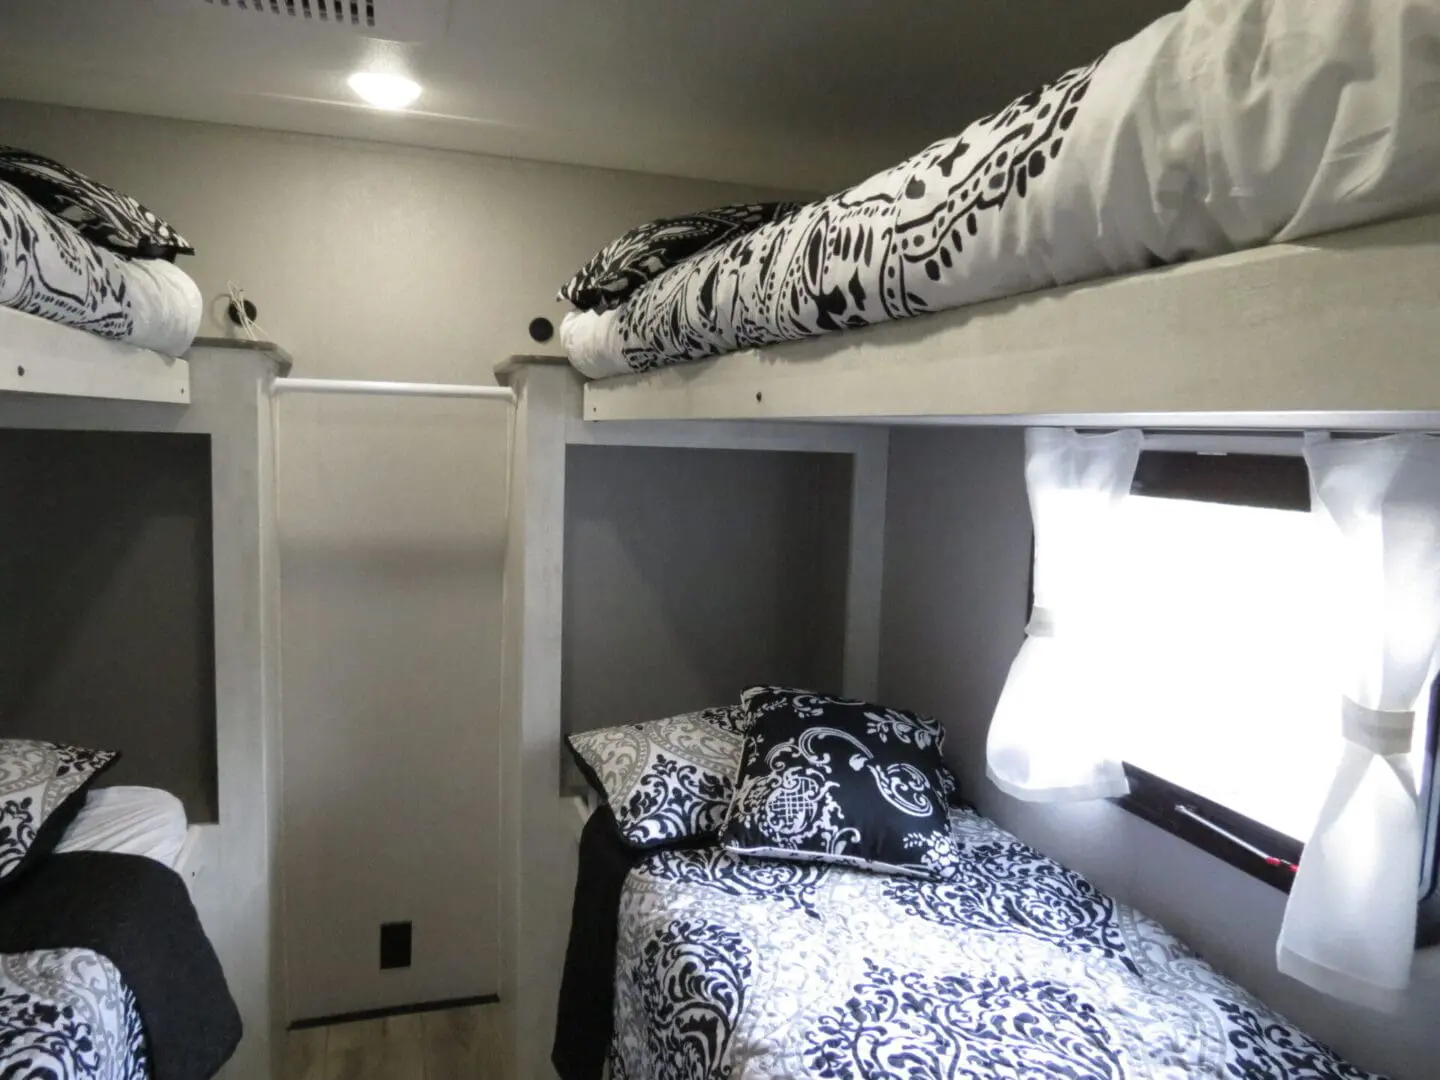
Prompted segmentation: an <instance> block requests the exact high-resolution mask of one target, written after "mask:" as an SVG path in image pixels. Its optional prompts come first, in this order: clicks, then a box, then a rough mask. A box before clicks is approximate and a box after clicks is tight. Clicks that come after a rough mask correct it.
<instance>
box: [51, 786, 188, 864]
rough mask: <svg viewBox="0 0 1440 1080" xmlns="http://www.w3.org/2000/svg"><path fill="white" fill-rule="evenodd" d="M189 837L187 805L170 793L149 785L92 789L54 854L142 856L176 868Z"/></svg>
mask: <svg viewBox="0 0 1440 1080" xmlns="http://www.w3.org/2000/svg"><path fill="white" fill-rule="evenodd" d="M186 834H187V823H186V820H185V807H184V806H183V805H181V803H180V800H179V799H177V798H176V797H175V796H174V795H171V794H170V793H169V792H168V791H161V790H159V789H158V788H147V787H108V788H92V789H91V790H90V792H89V794H88V795H86V797H85V805H84V806H83V807H82V808H81V809H80V812H79V813H78V814H76V815H75V820H74V821H73V822H71V824H70V827H69V828H68V829H66V830H65V835H64V837H62V838H61V840H60V843H59V845H57V846H56V848H55V852H56V854H64V853H66V852H72V851H109V852H114V853H116V854H120V855H144V856H146V857H147V858H151V859H154V860H155V861H156V862H158V863H161V864H162V865H164V866H168V867H169V868H170V869H172V870H176V869H179V865H180V857H181V853H182V851H183V850H184V848H185V841H186Z"/></svg>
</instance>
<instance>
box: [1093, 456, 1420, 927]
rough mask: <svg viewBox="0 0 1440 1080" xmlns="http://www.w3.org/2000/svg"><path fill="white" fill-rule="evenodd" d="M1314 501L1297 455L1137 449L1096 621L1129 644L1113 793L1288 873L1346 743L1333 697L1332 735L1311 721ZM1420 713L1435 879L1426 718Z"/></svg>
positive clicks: (1319, 662)
mask: <svg viewBox="0 0 1440 1080" xmlns="http://www.w3.org/2000/svg"><path fill="white" fill-rule="evenodd" d="M1309 507H1310V493H1309V478H1308V475H1307V472H1306V468H1305V464H1304V462H1303V461H1302V460H1301V459H1299V458H1298V457H1296V458H1289V457H1281V456H1275V457H1267V456H1258V455H1246V454H1228V455H1202V454H1189V453H1186V454H1180V453H1157V452H1146V453H1144V454H1142V455H1141V458H1140V466H1139V468H1138V470H1137V472H1136V478H1135V483H1134V486H1133V487H1132V494H1131V497H1130V498H1129V499H1127V500H1126V502H1125V505H1124V508H1123V510H1122V513H1121V521H1122V529H1121V536H1120V538H1119V540H1118V547H1117V549H1116V551H1115V554H1116V555H1117V556H1118V558H1119V560H1120V562H1119V565H1120V567H1121V571H1120V574H1119V579H1120V585H1119V587H1118V589H1117V592H1116V595H1115V599H1114V604H1113V605H1112V606H1111V609H1110V611H1109V612H1108V614H1107V626H1106V628H1105V631H1104V632H1105V633H1106V634H1107V636H1109V635H1113V640H1114V641H1115V643H1116V645H1115V647H1117V648H1120V649H1121V650H1123V653H1124V655H1125V656H1126V657H1127V669H1126V671H1127V677H1126V679H1125V683H1124V685H1123V686H1119V687H1117V688H1115V691H1114V692H1115V695H1116V696H1115V702H1114V704H1115V708H1116V710H1117V715H1118V716H1119V717H1120V719H1121V723H1120V724H1119V725H1118V735H1117V737H1118V738H1119V740H1120V756H1121V757H1122V758H1123V760H1124V761H1125V767H1126V771H1127V774H1128V775H1129V777H1130V781H1131V794H1130V795H1128V796H1126V797H1124V798H1123V799H1121V800H1119V802H1120V804H1121V805H1122V806H1124V807H1125V808H1126V809H1128V810H1130V811H1132V812H1134V813H1136V814H1138V815H1139V816H1141V817H1144V818H1146V819H1147V820H1149V821H1151V822H1153V823H1155V824H1157V825H1159V826H1160V827H1162V828H1165V829H1168V830H1169V831H1171V832H1174V833H1176V834H1177V835H1180V836H1182V837H1183V838H1184V839H1186V840H1189V841H1191V842H1192V843H1195V844H1197V845H1198V846H1201V847H1203V848H1205V849H1206V850H1208V851H1210V852H1212V853H1213V854H1215V855H1218V856H1219V857H1221V858H1224V859H1226V860H1227V861H1229V862H1231V863H1233V864H1234V865H1236V866H1239V867H1241V868H1242V869H1245V870H1247V871H1248V872H1250V873H1253V874H1255V875H1256V876H1258V877H1261V878H1262V879H1264V880H1266V881H1268V882H1270V883H1271V884H1273V885H1275V886H1276V887H1278V888H1281V889H1285V890H1287V891H1288V888H1289V879H1290V876H1291V875H1292V873H1293V866H1294V864H1295V863H1297V862H1298V861H1299V859H1300V858H1301V857H1302V854H1303V845H1304V843H1305V841H1306V840H1307V839H1308V838H1309V836H1310V833H1311V831H1312V830H1313V829H1314V826H1315V821H1316V818H1317V817H1318V815H1319V812H1320V809H1321V805H1322V803H1323V801H1324V798H1325V795H1326V792H1327V790H1328V788H1329V784H1330V780H1331V778H1332V776H1333V774H1334V769H1335V765H1336V762H1337V761H1338V758H1339V755H1340V753H1341V750H1342V747H1343V743H1342V740H1341V737H1340V725H1339V720H1338V715H1337V721H1336V724H1335V729H1334V734H1333V737H1330V738H1323V737H1322V738H1316V736H1315V725H1314V722H1313V721H1314V717H1315V715H1316V714H1317V713H1318V712H1325V711H1335V710H1336V708H1337V701H1336V691H1335V687H1334V684H1333V682H1332V680H1330V679H1329V678H1328V677H1327V673H1328V671H1329V670H1331V669H1332V666H1333V661H1332V658H1331V655H1330V654H1329V643H1328V639H1327V637H1326V635H1325V634H1324V627H1325V625H1326V612H1325V610H1324V607H1323V605H1324V602H1325V601H1324V591H1323V589H1321V588H1318V587H1317V582H1320V581H1322V580H1323V572H1322V570H1321V551H1320V549H1319V547H1318V545H1319V544H1321V543H1323V542H1324V534H1323V533H1322V532H1321V530H1319V529H1316V528H1315V527H1314V523H1313V521H1312V520H1311V518H1310V514H1309ZM1432 711H1433V710H1432ZM1417 727H1418V728H1419V729H1420V730H1419V732H1418V734H1417V741H1416V746H1415V748H1414V751H1413V754H1414V765H1415V775H1416V777H1417V779H1419V780H1420V781H1421V782H1422V783H1423V784H1425V785H1427V787H1426V788H1424V789H1423V790H1425V791H1427V792H1428V793H1429V795H1430V798H1429V800H1428V803H1427V805H1429V806H1430V808H1431V812H1430V817H1429V829H1428V832H1427V844H1428V847H1427V851H1428V852H1429V853H1430V854H1428V855H1427V857H1426V859H1425V860H1424V863H1425V866H1426V874H1425V880H1424V881H1423V882H1422V883H1421V890H1422V895H1431V894H1433V893H1435V892H1436V889H1435V884H1436V880H1435V879H1436V876H1437V875H1436V873H1435V869H1436V865H1435V858H1434V850H1435V843H1434V837H1435V833H1436V831H1437V825H1440V821H1437V818H1440V806H1437V803H1436V799H1435V797H1434V796H1435V793H1434V792H1433V788H1434V784H1433V783H1432V782H1431V774H1432V772H1433V769H1434V760H1435V754H1434V743H1435V738H1434V735H1435V733H1434V731H1433V730H1432V729H1433V728H1434V727H1435V725H1434V724H1420V725H1417ZM1437 907H1440V901H1437ZM1426 921H1427V922H1428V921H1429V920H1428V919H1427V920H1426Z"/></svg>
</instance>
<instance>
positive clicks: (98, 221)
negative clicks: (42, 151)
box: [0, 146, 195, 262]
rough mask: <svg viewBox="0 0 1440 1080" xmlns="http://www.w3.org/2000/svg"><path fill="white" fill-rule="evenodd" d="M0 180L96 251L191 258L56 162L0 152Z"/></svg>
mask: <svg viewBox="0 0 1440 1080" xmlns="http://www.w3.org/2000/svg"><path fill="white" fill-rule="evenodd" d="M0 180H4V181H5V182H6V183H7V184H10V185H11V186H12V187H15V188H18V189H19V190H20V191H22V192H24V193H25V194H26V195H28V196H29V197H30V199H31V200H32V201H33V202H35V203H36V204H38V205H39V206H41V207H43V208H44V209H45V210H48V211H49V212H50V213H52V214H54V215H55V216H56V217H58V218H61V219H63V220H65V221H68V222H69V223H70V224H71V225H73V226H75V228H76V229H78V230H79V232H80V234H81V235H82V236H84V237H85V239H87V240H89V241H90V242H91V243H92V244H95V245H96V246H98V247H102V248H108V249H109V250H111V251H113V252H115V253H116V254H119V255H129V256H131V257H133V258H137V259H169V260H170V261H171V262H173V261H174V260H175V256H176V255H194V254H195V249H194V248H192V247H191V246H190V244H189V242H187V241H186V239H185V238H184V237H183V236H181V235H180V234H179V233H178V232H176V231H175V230H174V229H173V228H171V227H170V226H169V225H167V224H166V223H165V222H164V221H162V220H161V219H160V217H159V216H158V215H157V214H155V213H154V211H151V210H147V209H146V208H145V207H143V206H141V205H140V204H139V203H138V202H136V201H135V200H134V199H132V198H131V197H130V196H129V195H126V194H124V193H123V192H119V191H116V190H115V189H114V188H112V187H107V186H106V185H104V184H102V183H100V182H99V181H96V180H91V179H90V178H89V177H88V176H86V175H84V174H83V173H78V172H76V171H75V170H74V169H71V168H69V167H68V166H65V165H61V164H60V163H59V162H58V161H51V160H50V159H49V158H47V157H41V156H40V155H39V154H32V153H30V152H29V151H28V150H16V149H14V148H12V147H8V146H0Z"/></svg>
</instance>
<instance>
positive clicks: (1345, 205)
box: [561, 0, 1440, 378]
mask: <svg viewBox="0 0 1440 1080" xmlns="http://www.w3.org/2000/svg"><path fill="white" fill-rule="evenodd" d="M1437 41H1440V8H1437V7H1436V5H1435V4H1434V3H1433V2H1432V0H1191V3H1189V4H1188V5H1187V6H1186V7H1185V8H1184V9H1183V10H1182V11H1179V12H1176V13H1174V14H1171V15H1167V16H1165V17H1163V18H1161V19H1160V20H1158V21H1157V22H1155V23H1154V24H1152V25H1151V26H1150V27H1149V28H1147V29H1146V30H1144V31H1142V32H1141V33H1140V34H1138V35H1137V36H1136V37H1134V38H1133V39H1131V40H1130V41H1128V42H1125V43H1124V44H1122V45H1119V46H1117V47H1116V48H1114V49H1112V50H1111V51H1110V52H1109V53H1108V54H1107V55H1105V56H1104V57H1102V58H1101V59H1100V60H1098V61H1096V62H1095V63H1093V64H1090V65H1089V66H1087V67H1083V68H1078V69H1076V70H1073V71H1071V72H1069V73H1067V74H1065V75H1063V76H1061V77H1060V78H1058V79H1057V80H1055V81H1054V82H1052V83H1050V84H1049V85H1047V86H1045V87H1043V88H1041V89H1039V90H1036V91H1035V92H1033V93H1030V94H1026V95H1025V96H1023V97H1021V98H1019V99H1018V100H1016V101H1014V102H1012V103H1011V104H1010V105H1008V106H1007V107H1005V108H1003V109H1001V110H1000V111H998V112H996V113H994V114H992V115H990V116H986V117H984V118H983V119H980V120H978V121H976V122H975V123H973V124H971V125H970V126H969V127H968V128H966V129H965V130H964V131H963V132H961V133H960V134H959V135H956V136H954V137H952V138H947V139H943V140H941V141H939V142H936V143H935V144H934V145H932V146H930V147H928V148H927V149H925V150H924V151H922V152H921V153H919V154H917V155H916V156H914V157H912V158H910V159H909V160H907V161H905V162H902V163H901V164H899V165H897V166H895V167H894V168H892V169H889V170H886V171H885V172H882V173H879V174H877V175H876V176H873V177H871V178H870V179H868V180H866V181H864V182H862V183H860V184H857V185H856V186H855V187H853V188H850V189H849V190H847V191H843V192H840V193H839V194H836V195H832V196H830V197H829V198H826V199H822V200H820V201H818V202H814V203H811V204H809V205H807V206H804V207H801V208H799V209H798V210H794V211H793V212H787V214H786V215H785V216H783V217H780V218H778V219H777V220H772V221H770V222H769V223H767V224H763V225H760V226H759V227H758V228H754V229H753V230H751V231H748V232H746V233H744V234H743V235H740V236H736V237H734V238H733V239H730V240H728V241H727V242H725V243H723V244H719V245H717V246H714V247H710V248H709V249H707V250H704V251H702V252H701V253H700V254H698V255H695V256H694V257H692V258H688V259H685V260H684V261H681V262H679V263H678V265H673V266H671V267H670V268H669V269H667V270H666V271H665V272H664V273H661V274H659V275H658V276H655V277H654V278H653V280H649V281H648V283H647V284H644V285H643V286H642V287H640V288H639V289H638V290H636V291H634V292H633V294H632V295H630V296H629V298H628V299H627V300H626V301H625V302H624V303H623V304H619V305H618V306H613V307H609V308H608V309H599V308H597V309H590V310H584V311H578V312H574V313H572V314H570V315H568V316H567V317H566V319H565V321H564V324H563V326H562V330H561V337H562V340H563V342H564V345H565V349H566V352H567V353H568V355H569V357H570V359H571V361H572V363H573V364H574V365H575V367H576V368H577V369H578V370H579V371H580V372H581V373H582V374H584V375H586V376H589V377H591V378H605V377H607V376H613V375H622V374H631V373H634V372H643V371H647V370H650V369H652V368H655V367H659V366H663V365H666V364H674V363H679V362H682V361H688V360H699V359H703V358H707V357H712V356H717V355H720V354H723V353H728V352H733V351H736V350H740V349H746V348H753V347H760V346H765V345H771V344H776V343H780V342H785V341H790V340H795V339H799V338H804V337H809V336H812V335H816V334H824V333H830V332H834V331H840V330H846V329H852V328H857V327H862V326H867V325H870V324H874V323H879V322H884V321H888V320H894V319H902V318H908V317H911V316H916V315H921V314H924V313H927V312H934V311H940V310H944V309H948V308H957V307H963V306H965V305H969V304H974V303H978V302H981V301H985V300H991V299H997V298H1001V297H1006V296H1012V295H1017V294H1021V293H1026V292H1031V291H1034V290H1038V289H1045V288H1049V287H1053V286H1057V285H1064V284H1069V283H1074V282H1081V281H1086V280H1090V279H1095V278H1101V277H1105V276H1109V275H1115V274H1121V273H1127V272H1131V271H1137V270H1143V269H1147V268H1149V267H1153V266H1156V265H1162V264H1166V263H1174V262H1180V261H1184V260H1188V259H1194V258H1200V257H1206V256H1212V255H1218V254H1223V253H1225V252H1230V251H1235V250H1239V249H1243V248H1247V247H1253V246H1256V245H1260V244H1265V243H1270V242H1281V241H1293V240H1296V239H1299V238H1303V237H1307V236H1313V235H1316V234H1320V233H1326V232H1333V231H1336V230H1340V229H1344V228H1349V227H1352V226H1355V225H1359V224H1362V223H1366V222H1371V221H1376V220H1380V219H1383V218H1388V217H1396V216H1403V215H1407V214H1415V213H1420V212H1424V211H1426V210H1430V209H1433V208H1436V207H1440V48H1437V47H1436V45H1435V43H1436V42H1437Z"/></svg>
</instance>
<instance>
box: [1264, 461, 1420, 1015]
mask: <svg viewBox="0 0 1440 1080" xmlns="http://www.w3.org/2000/svg"><path fill="white" fill-rule="evenodd" d="M1305 460H1306V462H1307V463H1308V465H1309V467H1310V483H1311V488H1312V491H1313V496H1314V499H1313V501H1314V507H1315V512H1316V517H1317V519H1318V521H1319V524H1320V525H1321V526H1323V527H1324V528H1326V529H1327V530H1328V531H1329V533H1330V537H1331V542H1332V545H1333V546H1332V549H1331V553H1330V556H1329V562H1330V565H1331V566H1333V572H1332V573H1330V574H1329V575H1328V577H1327V580H1326V581H1325V582H1323V583H1321V585H1320V587H1321V588H1325V589H1327V590H1328V592H1329V594H1330V601H1331V604H1332V611H1333V616H1334V620H1333V630H1334V634H1335V644H1336V645H1337V652H1336V657H1337V665H1338V676H1339V678H1340V679H1341V680H1342V681H1341V683H1340V685H1339V686H1337V692H1338V693H1339V695H1340V696H1339V698H1338V700H1337V702H1336V706H1337V707H1336V710H1335V713H1334V714H1333V715H1330V716H1327V717H1324V718H1322V721H1321V722H1323V723H1326V724H1339V725H1340V726H1341V728H1342V731H1343V734H1344V737H1345V749H1344V754H1343V756H1342V757H1341V760H1340V764H1339V767H1338V769H1337V771H1336V774H1335V779H1334V782H1333V784H1332V786H1331V788H1330V794H1329V796H1328V797H1327V799H1326V801H1325V804H1324V807H1323V809H1322V810H1321V812H1320V818H1319V822H1318V824H1317V825H1316V828H1315V832H1314V833H1313V835H1312V836H1311V838H1310V842H1309V843H1308V844H1307V845H1306V846H1305V854H1304V856H1303V857H1302V858H1301V860H1300V869H1299V872H1298V873H1297V874H1296V875H1295V884H1294V888H1293V890H1292V892H1291V894H1290V901H1289V904H1288V906H1287V907H1286V909H1285V920H1284V923H1283V925H1282V927H1281V931H1280V940H1279V943H1278V946H1277V960H1278V964H1279V968H1280V970H1281V971H1283V972H1285V973H1286V974H1287V975H1291V976H1293V977H1295V978H1297V979H1299V980H1300V981H1302V982H1304V983H1306V984H1308V985H1310V986H1313V987H1315V988H1316V989H1317V990H1320V991H1322V992H1324V993H1326V994H1330V995H1332V996H1334V997H1340V998H1344V999H1346V1000H1349V1001H1354V1002H1357V1003H1360V1004H1364V1005H1369V1006H1371V1007H1374V1008H1381V1009H1385V1008H1390V1007H1392V1006H1393V1005H1394V1004H1396V1001H1397V997H1398V993H1399V992H1400V991H1402V990H1404V988H1405V987H1406V986H1407V985H1408V983H1409V978H1410V962H1411V959H1412V956H1413V954H1414V949H1415V909H1416V899H1417V891H1418V885H1419V879H1420V847H1421V834H1422V818H1421V811H1420V805H1419V800H1418V798H1417V795H1416V782H1415V777H1414V775H1413V773H1412V769H1411V766H1410V760H1409V752H1410V749H1411V745H1412V740H1413V734H1414V715H1415V707H1416V703H1417V699H1418V698H1419V697H1420V695H1421V692H1422V690H1423V689H1424V686H1425V682H1426V677H1427V675H1428V674H1429V672H1430V670H1431V669H1432V667H1433V666H1434V660H1435V653H1436V647H1437V642H1440V440H1436V439H1433V438H1430V437H1428V436H1424V435H1396V436H1390V437H1387V438H1383V439H1372V440H1366V441H1355V440H1329V439H1326V438H1324V437H1320V436H1310V437H1307V440H1306V445H1305Z"/></svg>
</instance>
